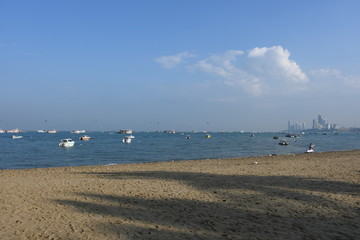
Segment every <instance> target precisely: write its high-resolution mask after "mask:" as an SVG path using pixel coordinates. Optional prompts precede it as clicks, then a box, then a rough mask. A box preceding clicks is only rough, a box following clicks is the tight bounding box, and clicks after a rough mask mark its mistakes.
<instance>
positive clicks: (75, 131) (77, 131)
mask: <svg viewBox="0 0 360 240" xmlns="http://www.w3.org/2000/svg"><path fill="white" fill-rule="evenodd" d="M71 133H76V134H78V133H85V130H74V131H72V132H71Z"/></svg>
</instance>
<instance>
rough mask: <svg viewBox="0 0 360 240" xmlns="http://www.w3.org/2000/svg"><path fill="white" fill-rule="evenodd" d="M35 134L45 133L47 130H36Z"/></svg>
mask: <svg viewBox="0 0 360 240" xmlns="http://www.w3.org/2000/svg"><path fill="white" fill-rule="evenodd" d="M37 132H38V133H46V132H47V130H43V129H42V130H37Z"/></svg>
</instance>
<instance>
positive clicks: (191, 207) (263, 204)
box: [56, 171, 360, 239]
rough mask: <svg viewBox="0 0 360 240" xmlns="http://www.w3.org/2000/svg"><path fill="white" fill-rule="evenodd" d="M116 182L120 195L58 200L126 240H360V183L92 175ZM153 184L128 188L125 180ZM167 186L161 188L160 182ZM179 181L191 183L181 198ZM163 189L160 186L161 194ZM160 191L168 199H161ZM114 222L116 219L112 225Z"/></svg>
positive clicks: (154, 174)
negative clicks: (142, 188)
mask: <svg viewBox="0 0 360 240" xmlns="http://www.w3.org/2000/svg"><path fill="white" fill-rule="evenodd" d="M83 174H89V175H91V177H99V178H101V179H109V180H111V181H115V183H116V184H118V186H119V191H117V194H99V193H91V192H77V193H76V199H77V200H73V199H71V200H67V199H57V200H56V202H57V203H59V204H62V205H68V206H72V207H74V208H75V209H76V210H77V211H79V212H81V213H83V214H89V215H97V216H103V217H106V219H107V221H105V220H103V221H99V222H98V223H97V224H96V226H93V228H94V229H95V230H96V231H98V232H103V233H108V234H111V235H112V236H115V237H116V236H117V237H119V238H120V239H121V238H123V239H358V236H360V230H359V229H360V202H359V189H360V185H358V184H350V183H344V182H337V181H324V180H322V179H320V178H305V177H294V176H250V175H245V176H242V175H220V174H208V173H196V172H168V171H136V172H95V173H94V172H85V173H83ZM126 180H134V181H136V180H141V181H147V182H149V185H148V189H146V190H144V191H142V190H141V189H136V187H135V188H134V189H124V192H122V185H121V182H122V181H126ZM154 181H156V182H161V183H162V185H161V186H158V185H155V184H152V182H154ZM174 182H177V183H181V184H182V185H184V186H185V187H184V189H185V190H184V191H183V192H182V193H179V192H178V191H176V189H172V184H173V183H174ZM157 187H158V188H157ZM159 192H160V193H159ZM109 219H110V220H109Z"/></svg>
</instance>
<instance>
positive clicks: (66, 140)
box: [59, 138, 75, 147]
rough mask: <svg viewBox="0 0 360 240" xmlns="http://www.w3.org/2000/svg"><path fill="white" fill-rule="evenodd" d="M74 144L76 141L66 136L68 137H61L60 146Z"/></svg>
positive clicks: (71, 145)
mask: <svg viewBox="0 0 360 240" xmlns="http://www.w3.org/2000/svg"><path fill="white" fill-rule="evenodd" d="M74 144H75V142H74V141H73V140H72V139H70V138H66V139H61V142H60V143H59V146H60V147H73V146H74Z"/></svg>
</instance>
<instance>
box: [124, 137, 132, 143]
mask: <svg viewBox="0 0 360 240" xmlns="http://www.w3.org/2000/svg"><path fill="white" fill-rule="evenodd" d="M131 139H132V138H131V137H130V136H126V137H124V138H123V139H122V142H123V143H131Z"/></svg>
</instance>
